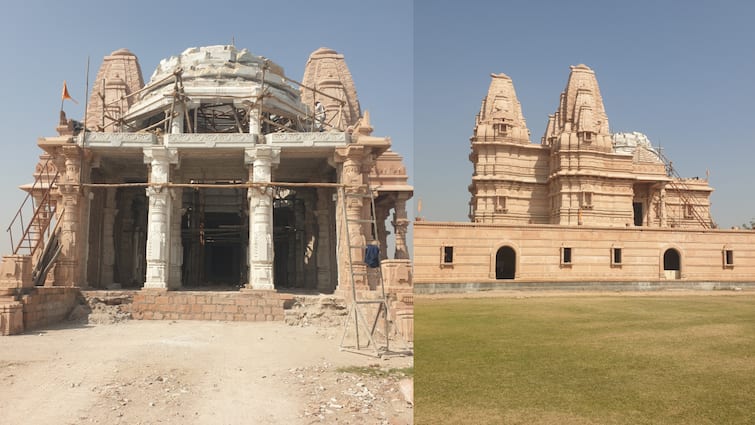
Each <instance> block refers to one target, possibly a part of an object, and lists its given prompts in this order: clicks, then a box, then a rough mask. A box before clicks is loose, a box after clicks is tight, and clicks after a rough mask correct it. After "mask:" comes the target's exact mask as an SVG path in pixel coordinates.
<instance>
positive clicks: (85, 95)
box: [81, 55, 89, 143]
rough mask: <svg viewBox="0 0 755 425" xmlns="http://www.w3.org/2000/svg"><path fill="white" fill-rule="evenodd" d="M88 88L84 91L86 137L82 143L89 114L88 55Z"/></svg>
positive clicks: (87, 83)
mask: <svg viewBox="0 0 755 425" xmlns="http://www.w3.org/2000/svg"><path fill="white" fill-rule="evenodd" d="M86 80H87V82H86V88H85V89H84V126H83V127H84V129H83V130H82V131H83V132H84V135H83V136H82V137H81V141H82V143H83V142H84V138H85V137H86V134H87V112H89V55H87V78H86Z"/></svg>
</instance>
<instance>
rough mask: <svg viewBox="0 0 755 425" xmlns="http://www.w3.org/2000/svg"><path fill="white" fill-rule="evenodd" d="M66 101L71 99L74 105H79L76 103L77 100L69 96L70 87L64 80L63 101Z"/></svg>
mask: <svg viewBox="0 0 755 425" xmlns="http://www.w3.org/2000/svg"><path fill="white" fill-rule="evenodd" d="M66 99H70V100H71V101H72V102H73V103H75V104H77V105H78V104H79V102H77V101H76V99H74V98H72V97H71V95H70V94H68V85H66V81H65V80H63V95H62V96H61V101H64V100H66Z"/></svg>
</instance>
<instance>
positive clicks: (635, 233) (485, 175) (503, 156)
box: [414, 65, 755, 292]
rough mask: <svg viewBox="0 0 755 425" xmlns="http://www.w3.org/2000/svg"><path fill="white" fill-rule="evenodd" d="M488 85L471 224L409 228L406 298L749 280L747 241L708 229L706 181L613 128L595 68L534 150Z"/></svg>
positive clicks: (519, 119)
mask: <svg viewBox="0 0 755 425" xmlns="http://www.w3.org/2000/svg"><path fill="white" fill-rule="evenodd" d="M491 79H492V81H491V83H490V88H489V90H488V93H487V96H486V97H485V98H484V99H483V101H482V106H481V108H480V112H479V114H478V115H477V117H476V120H475V127H474V132H473V135H472V137H471V139H470V140H471V153H470V156H469V159H470V160H471V161H472V163H473V167H474V171H473V175H472V183H471V184H470V185H469V191H470V193H471V201H470V203H469V218H470V220H471V223H440V222H427V221H421V220H418V221H417V222H416V223H415V233H414V253H415V254H414V262H415V290H417V291H419V292H434V291H450V290H467V289H484V288H488V289H489V288H494V287H502V288H506V287H508V288H515V287H533V286H534V287H548V286H550V287H564V286H584V285H585V284H586V283H590V282H601V285H602V286H609V287H626V288H639V287H646V288H661V287H673V286H675V285H676V286H683V287H706V288H707V287H719V286H722V285H723V286H727V285H729V283H731V282H739V283H742V284H744V283H749V282H751V281H753V279H752V276H753V273H754V272H755V248H753V246H755V245H754V244H753V243H754V242H755V234H753V232H747V231H736V230H719V229H716V225H715V223H714V221H713V219H712V217H711V214H710V195H711V193H712V191H713V189H712V188H711V187H710V186H709V185H708V181H707V176H706V178H705V179H703V178H698V177H695V178H682V177H680V176H679V175H677V173H676V171H675V170H674V168H673V165H672V163H671V162H670V161H669V160H668V159H667V158H665V156H664V155H663V154H662V152H661V151H660V150H658V149H655V148H653V146H652V144H651V143H650V141H649V140H648V138H647V137H646V136H645V135H643V134H642V133H638V132H633V133H612V132H611V131H610V127H609V122H608V116H607V114H606V110H605V108H604V105H603V99H602V96H601V93H600V88H599V87H598V82H597V79H596V76H595V73H594V72H593V70H592V69H590V68H589V67H587V66H585V65H577V66H572V67H571V73H570V75H569V79H568V81H567V84H566V89H565V90H564V91H563V92H562V93H561V96H560V98H559V101H558V107H557V109H556V111H555V113H553V114H552V115H550V116H549V117H548V121H547V127H546V130H545V134H544V135H543V137H542V138H541V140H540V143H532V142H531V140H530V132H529V129H528V128H527V123H526V121H525V119H524V116H523V115H522V109H521V106H520V103H519V100H518V99H517V96H516V92H515V90H514V85H513V82H512V80H511V78H509V77H508V76H506V75H504V74H493V75H492V76H491Z"/></svg>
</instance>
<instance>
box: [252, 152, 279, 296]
mask: <svg viewBox="0 0 755 425" xmlns="http://www.w3.org/2000/svg"><path fill="white" fill-rule="evenodd" d="M244 153H245V156H246V163H247V164H251V165H252V167H251V168H250V170H249V180H250V181H251V182H253V183H269V182H270V181H271V179H272V168H273V165H277V164H278V163H279V162H280V148H273V147H270V146H257V147H256V148H248V149H246V150H245V151H244ZM247 197H248V198H249V284H248V287H251V289H264V290H272V289H274V288H275V285H274V280H273V255H274V252H273V189H272V188H271V187H269V186H259V187H252V188H250V189H249V191H248V192H247Z"/></svg>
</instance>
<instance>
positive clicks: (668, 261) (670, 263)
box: [663, 248, 682, 271]
mask: <svg viewBox="0 0 755 425" xmlns="http://www.w3.org/2000/svg"><path fill="white" fill-rule="evenodd" d="M681 269H682V261H681V256H680V255H679V251H677V250H675V249H674V248H669V249H667V250H666V252H664V253H663V270H676V271H679V270H681Z"/></svg>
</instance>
